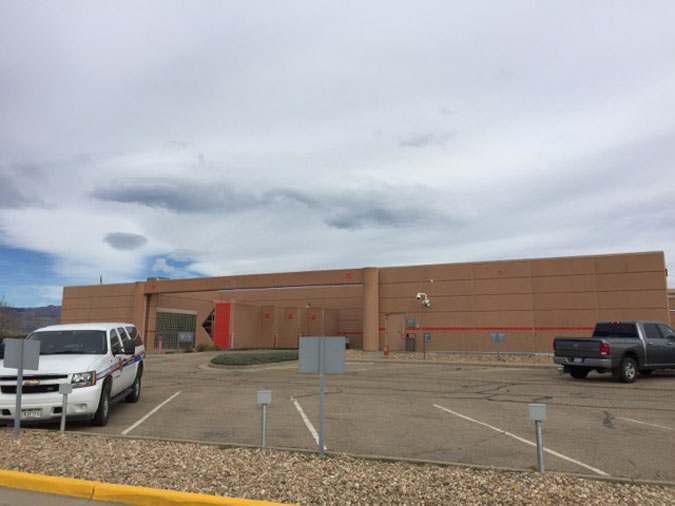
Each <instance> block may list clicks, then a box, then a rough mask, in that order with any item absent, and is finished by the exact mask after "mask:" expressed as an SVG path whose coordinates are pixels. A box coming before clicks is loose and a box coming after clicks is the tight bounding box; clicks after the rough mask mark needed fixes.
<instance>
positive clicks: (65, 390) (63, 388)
mask: <svg viewBox="0 0 675 506" xmlns="http://www.w3.org/2000/svg"><path fill="white" fill-rule="evenodd" d="M72 392H73V385H71V384H70V383H61V384H60V385H59V393H60V394H61V395H63V405H62V406H61V432H63V431H65V430H66V412H67V411H68V394H70V393H72Z"/></svg>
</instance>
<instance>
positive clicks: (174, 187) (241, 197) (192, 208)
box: [92, 178, 260, 213]
mask: <svg viewBox="0 0 675 506" xmlns="http://www.w3.org/2000/svg"><path fill="white" fill-rule="evenodd" d="M92 194H93V196H94V197H95V198H97V199H100V200H104V201H109V202H120V203H125V204H138V205H142V206H147V207H152V208H161V209H167V210H169V211H173V212H177V213H209V212H222V211H237V210H241V209H246V208H249V207H252V206H258V205H260V200H259V199H258V198H256V197H255V196H254V195H252V194H250V193H247V192H237V191H234V190H232V188H231V187H230V186H227V185H212V184H210V183H196V182H192V181H189V180H185V179H170V178H162V179H159V178H153V179H134V180H127V181H115V182H113V183H111V184H110V185H107V186H106V187H105V188H97V189H95V190H94V191H93V192H92Z"/></svg>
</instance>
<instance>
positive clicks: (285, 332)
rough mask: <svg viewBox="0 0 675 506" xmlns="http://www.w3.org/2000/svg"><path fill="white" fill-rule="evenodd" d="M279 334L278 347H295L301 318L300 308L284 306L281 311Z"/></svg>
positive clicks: (300, 326)
mask: <svg viewBox="0 0 675 506" xmlns="http://www.w3.org/2000/svg"><path fill="white" fill-rule="evenodd" d="M281 319H282V321H281V334H280V335H279V348H297V347H298V338H299V337H300V330H301V328H302V320H301V315H300V309H299V308H297V307H286V308H283V310H282V311H281Z"/></svg>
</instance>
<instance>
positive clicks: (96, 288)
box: [63, 283, 135, 298]
mask: <svg viewBox="0 0 675 506" xmlns="http://www.w3.org/2000/svg"><path fill="white" fill-rule="evenodd" d="M134 288H135V283H120V284H115V285H90V286H67V287H65V288H64V289H63V293H64V296H65V297H66V298H70V297H76V298H82V297H119V296H123V295H133V294H134Z"/></svg>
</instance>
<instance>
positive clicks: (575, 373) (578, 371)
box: [570, 367, 591, 380]
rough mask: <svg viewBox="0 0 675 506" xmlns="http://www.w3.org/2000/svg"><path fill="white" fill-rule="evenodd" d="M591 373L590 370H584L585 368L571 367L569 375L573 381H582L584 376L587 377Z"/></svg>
mask: <svg viewBox="0 0 675 506" xmlns="http://www.w3.org/2000/svg"><path fill="white" fill-rule="evenodd" d="M589 372H591V371H590V369H586V368H585V367H572V369H571V370H570V374H571V375H572V377H573V378H574V379H578V380H581V379H584V378H585V377H586V376H588V373H589Z"/></svg>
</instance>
